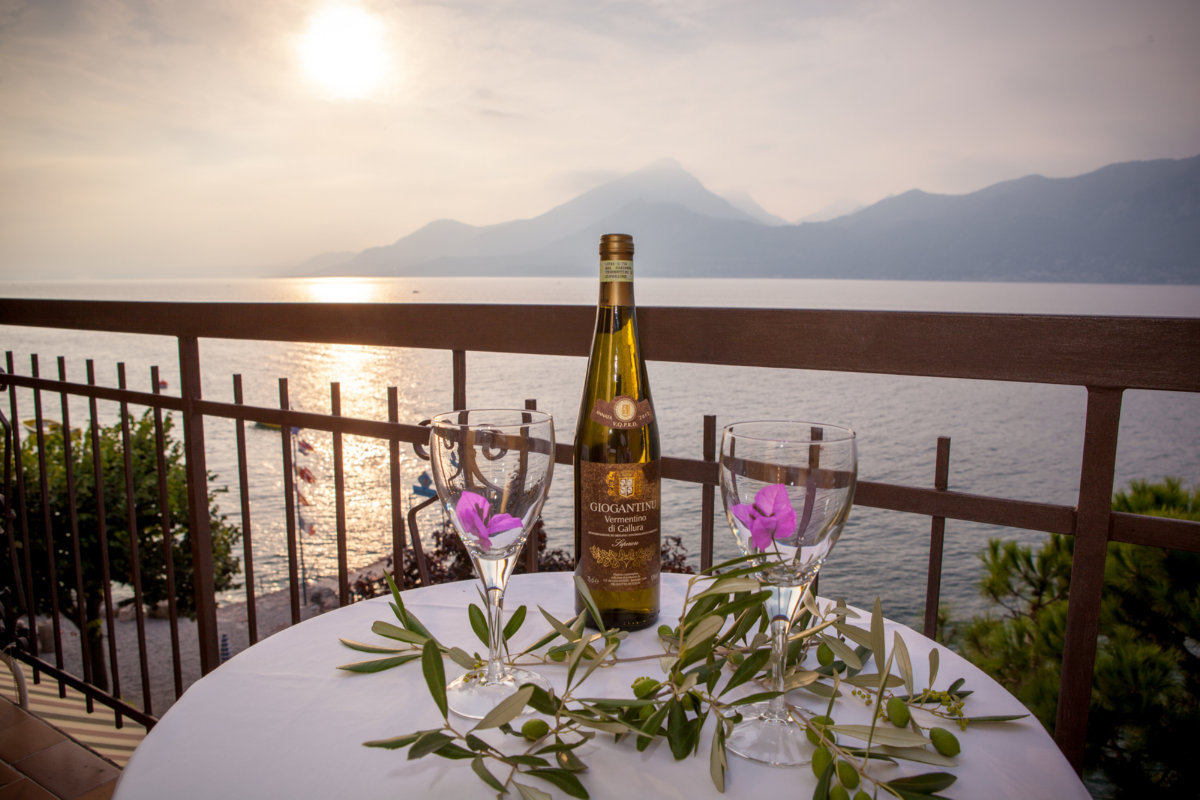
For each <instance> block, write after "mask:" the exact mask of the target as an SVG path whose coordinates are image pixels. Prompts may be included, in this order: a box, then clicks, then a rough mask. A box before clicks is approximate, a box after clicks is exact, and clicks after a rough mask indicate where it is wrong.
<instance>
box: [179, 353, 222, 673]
mask: <svg viewBox="0 0 1200 800" xmlns="http://www.w3.org/2000/svg"><path fill="white" fill-rule="evenodd" d="M178 341H179V396H180V400H181V401H182V402H183V453H184V461H185V463H186V465H187V478H188V480H187V490H188V537H189V539H190V541H191V550H192V585H193V587H194V588H195V592H196V634H197V637H198V639H199V646H200V671H201V673H203V674H205V675H207V674H208V673H209V672H211V671H213V670H214V669H216V668H217V666H218V665H219V664H220V663H221V652H220V647H219V646H218V644H217V596H216V581H215V578H214V575H213V547H212V526H211V524H210V521H209V517H208V464H207V460H206V458H205V454H204V415H203V414H201V413H200V412H199V411H197V410H196V404H197V403H198V402H199V401H200V400H202V399H203V396H202V385H201V379H200V342H199V340H198V339H197V338H196V337H195V336H180V337H179V339H178Z"/></svg>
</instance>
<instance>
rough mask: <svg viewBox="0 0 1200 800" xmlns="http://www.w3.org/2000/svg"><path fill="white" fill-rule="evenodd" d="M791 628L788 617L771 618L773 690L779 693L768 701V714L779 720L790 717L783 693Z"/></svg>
mask: <svg viewBox="0 0 1200 800" xmlns="http://www.w3.org/2000/svg"><path fill="white" fill-rule="evenodd" d="M791 628H792V626H791V624H790V623H789V621H788V620H786V619H783V618H781V617H776V618H775V619H773V620H771V691H773V692H779V694H778V695H776V696H775V697H772V698H771V700H770V702H769V703H768V708H767V716H769V717H770V718H771V719H773V720H778V721H783V720H786V719H787V718H788V710H787V700H786V699H785V697H784V694H783V676H784V673H785V672H786V671H787V651H788V633H789V631H791Z"/></svg>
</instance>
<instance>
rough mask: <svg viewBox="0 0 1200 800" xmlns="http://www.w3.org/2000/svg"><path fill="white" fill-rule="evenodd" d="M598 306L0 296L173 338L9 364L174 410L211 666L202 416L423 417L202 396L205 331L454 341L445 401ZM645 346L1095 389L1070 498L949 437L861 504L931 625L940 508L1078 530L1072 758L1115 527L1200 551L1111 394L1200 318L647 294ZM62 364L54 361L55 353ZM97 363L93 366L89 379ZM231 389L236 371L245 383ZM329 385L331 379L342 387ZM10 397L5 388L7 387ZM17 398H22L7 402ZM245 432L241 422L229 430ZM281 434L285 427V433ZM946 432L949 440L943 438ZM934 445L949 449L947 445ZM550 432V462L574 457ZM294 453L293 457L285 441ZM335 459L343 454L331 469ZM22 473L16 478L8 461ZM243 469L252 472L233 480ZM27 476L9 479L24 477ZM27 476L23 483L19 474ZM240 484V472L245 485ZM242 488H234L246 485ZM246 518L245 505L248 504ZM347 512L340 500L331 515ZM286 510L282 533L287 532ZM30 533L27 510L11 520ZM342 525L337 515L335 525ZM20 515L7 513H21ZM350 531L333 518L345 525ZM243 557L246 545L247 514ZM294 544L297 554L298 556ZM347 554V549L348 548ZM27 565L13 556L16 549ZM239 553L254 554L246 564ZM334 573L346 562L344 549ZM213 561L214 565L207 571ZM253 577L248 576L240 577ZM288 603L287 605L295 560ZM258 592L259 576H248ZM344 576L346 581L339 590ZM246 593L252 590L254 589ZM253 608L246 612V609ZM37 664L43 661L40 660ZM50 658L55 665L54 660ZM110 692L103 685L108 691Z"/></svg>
mask: <svg viewBox="0 0 1200 800" xmlns="http://www.w3.org/2000/svg"><path fill="white" fill-rule="evenodd" d="M593 315H594V309H592V308H590V307H579V306H510V305H464V304H446V305H432V304H399V305H393V304H312V305H310V304H288V303H279V304H275V303H134V302H119V301H67V300H12V299H0V324H3V325H16V326H25V327H35V328H59V329H72V330H85V331H106V332H115V333H133V334H147V335H155V336H167V337H173V338H175V339H176V340H177V341H178V342H179V370H180V378H181V380H180V394H179V395H178V396H171V395H164V394H161V393H158V392H157V391H154V392H139V391H135V390H131V389H128V388H115V389H114V388H111V387H102V386H98V385H96V384H94V383H91V382H89V383H87V384H81V383H77V382H70V381H67V380H65V376H63V375H60V377H59V379H57V380H55V379H52V378H47V377H41V376H39V375H37V374H36V370H33V371H32V373H33V374H30V375H19V374H15V370H13V369H12V368H11V359H10V372H13V373H14V374H11V375H7V376H2V377H3V379H4V380H5V381H7V384H8V385H11V386H19V387H23V388H27V389H30V390H32V391H34V392H35V393H41V392H45V393H48V394H53V395H62V396H64V397H65V396H67V395H71V396H79V397H85V398H89V399H92V400H108V401H115V402H119V403H124V404H129V405H138V406H143V407H147V408H154V409H159V410H170V411H175V412H179V413H180V414H181V415H182V418H183V426H182V427H183V431H184V438H185V448H186V453H187V468H188V473H189V477H190V478H191V482H192V484H194V487H193V488H192V489H191V493H190V508H189V509H188V510H187V513H188V514H190V519H191V524H192V527H193V531H194V532H195V533H196V534H197V535H196V536H194V537H193V543H194V546H195V548H196V549H195V556H196V564H197V565H198V570H199V571H198V575H197V581H196V586H197V608H198V617H199V636H200V638H201V647H200V655H201V661H202V670H203V671H208V670H209V669H211V668H213V667H214V666H215V664H216V659H215V651H216V646H217V645H216V640H215V635H216V634H215V631H216V626H215V617H214V613H215V612H214V608H213V606H214V602H213V594H214V592H213V589H212V572H211V571H212V566H211V563H208V564H207V565H206V564H205V559H206V558H207V559H209V560H211V553H209V554H207V555H206V554H205V553H204V552H203V550H204V547H205V545H206V543H208V545H209V546H211V543H210V542H209V541H208V538H207V525H208V522H207V519H206V514H205V513H198V512H197V506H200V507H201V508H202V509H203V510H204V511H206V506H205V504H204V502H203V498H204V488H203V484H204V476H205V475H206V472H205V459H204V452H203V424H204V420H205V419H206V418H207V419H227V420H235V421H237V423H238V425H239V426H240V425H242V424H244V423H247V422H258V423H262V424H268V425H278V426H281V427H283V428H284V429H285V430H286V429H287V427H288V426H294V427H299V428H306V429H313V430H320V431H328V432H330V433H331V434H333V435H335V436H344V435H354V436H364V437H372V438H376V439H381V440H387V441H388V442H390V443H391V445H392V448H393V449H392V459H393V460H392V464H393V468H392V482H393V497H395V496H396V495H395V492H396V487H395V482H396V480H397V475H398V472H397V471H396V468H395V446H396V445H398V444H399V443H408V444H414V445H415V444H420V443H422V442H424V441H425V440H426V438H427V435H428V434H427V429H426V428H424V427H422V426H420V425H418V424H415V422H416V421H411V422H401V421H400V420H398V419H396V418H395V417H396V415H395V398H394V393H395V390H394V389H393V390H390V398H391V402H390V406H391V410H390V412H389V413H390V418H389V420H387V421H382V420H372V419H361V418H353V417H348V416H343V415H341V414H340V413H333V414H318V413H311V412H301V411H295V410H291V409H289V408H287V407H286V405H287V403H286V387H283V388H281V402H280V408H268V407H263V406H250V405H246V404H243V403H242V402H241V399H240V394H239V396H238V397H237V399H236V402H234V403H226V402H217V401H213V400H206V399H204V398H203V397H202V396H201V393H200V391H199V386H200V374H201V373H200V362H199V352H198V347H197V340H198V339H201V338H204V339H210V338H211V339H234V340H239V339H241V340H256V341H297V342H321V343H330V344H355V345H375V346H385V347H411V348H429V349H437V350H442V351H449V352H450V353H451V359H452V381H453V386H452V387H448V388H451V389H452V392H453V403H454V405H455V407H463V405H465V397H466V384H467V375H466V359H465V353H466V352H468V351H478V352H503V353H518V354H534V355H546V356H562V355H567V356H586V355H587V352H588V349H589V345H590V331H591V328H592V319H593ZM639 326H640V329H641V334H642V338H643V343H644V349H645V352H646V356H647V357H648V358H649V359H650V360H655V361H674V362H684V363H699V364H714V365H729V366H742V367H745V366H750V367H764V368H781V369H806V370H826V371H835V372H855V373H873V374H885V375H910V376H926V377H939V378H960V379H973V380H990V381H1015V382H1022V383H1040V384H1052V385H1074V386H1080V387H1084V388H1085V389H1086V390H1087V392H1088V402H1087V409H1086V412H1085V413H1086V416H1085V436H1084V447H1083V454H1082V457H1083V469H1082V472H1081V486H1080V493H1079V501H1078V503H1077V504H1076V505H1075V506H1063V505H1054V504H1046V503H1038V502H1030V501H1026V500H1020V499H1011V498H1000V497H991V496H985V495H978V494H970V493H964V492H956V491H950V490H948V489H947V488H946V482H945V463H944V462H945V461H946V460H948V440H946V441H944V442H939V467H938V475H937V476H936V478H935V481H934V484H935V485H934V487H933V488H925V487H916V486H905V485H899V484H890V483H883V482H874V481H861V482H859V484H858V488H857V491H856V495H855V504H856V505H860V506H865V507H871V508H879V509H886V510H891V511H899V512H905V513H911V514H918V515H923V516H928V517H930V518H931V520H932V522H933V527H932V530H931V558H930V574H929V580H928V585H929V590H928V592H927V606H928V607H927V609H926V612H927V613H926V633H927V634H931V633H932V630H931V628H930V623H931V620H932V615H931V614H930V613H929V611H930V608H933V609H934V610H936V603H937V597H938V590H939V580H940V577H939V576H940V547H941V532H940V526H941V525H942V524H944V520H946V519H954V520H964V521H970V522H978V523H987V524H993V525H1001V526H1006V527H1011V528H1018V529H1025V530H1033V531H1043V532H1049V533H1059V534H1065V535H1070V536H1074V537H1075V540H1076V547H1075V550H1074V562H1073V569H1072V584H1071V590H1070V598H1069V605H1068V618H1067V634H1066V647H1065V650H1064V654H1063V671H1062V683H1061V686H1060V702H1059V714H1058V720H1057V724H1056V732H1055V735H1056V740H1057V742H1058V744H1059V746H1060V747H1061V748H1062V749H1063V751H1064V753H1066V755H1067V756H1068V758H1069V759H1070V760H1071V761H1072V763H1073V764H1074V765H1075V766H1076V767H1077V768H1079V767H1080V766H1081V764H1082V754H1083V740H1084V734H1085V731H1086V722H1087V709H1088V703H1089V701H1090V692H1091V688H1090V687H1091V676H1092V670H1093V666H1094V662H1095V654H1096V639H1097V632H1098V619H1099V610H1100V601H1101V591H1102V581H1103V573H1104V558H1105V552H1106V545H1107V543H1108V542H1109V541H1123V542H1129V543H1133V544H1139V545H1147V546H1155V547H1166V548H1173V549H1180V550H1187V551H1191V552H1197V551H1200V524H1197V523H1192V522H1186V521H1180V520H1168V519H1162V518H1157V517H1145V516H1140V515H1134V514H1122V513H1114V512H1112V511H1111V497H1112V492H1113V481H1114V473H1115V452H1116V443H1117V431H1118V427H1119V423H1120V410H1121V397H1122V394H1123V392H1124V391H1125V390H1126V389H1146V390H1161V391H1177V392H1200V371H1197V370H1195V369H1191V368H1190V366H1189V365H1194V364H1196V363H1197V356H1200V320H1198V319H1160V318H1126V317H1082V316H1047V315H997V314H953V313H922V312H876V311H870V312H867V311H806V310H779V309H740V308H739V309H722V308H717V309H713V308H642V309H639ZM60 371H61V367H60ZM90 380H91V379H90V378H89V381H90ZM237 385H238V387H239V389H238V391H239V392H240V384H237ZM335 396H336V393H335ZM13 407H14V409H15V408H16V406H15V401H14V406H13ZM14 413H15V412H14ZM239 430H240V429H239ZM698 433H702V436H703V440H704V445H703V450H704V454H703V457H702V458H699V459H696V458H688V457H681V456H678V455H667V456H665V457H664V459H663V476H664V478H667V479H671V480H678V481H684V482H689V483H695V484H699V485H700V486H701V489H702V492H703V508H704V509H705V515H704V516H705V523H704V524H705V527H704V528H703V532H702V539H701V562H702V565H703V566H707V565H708V564H710V563H711V560H712V526H711V521H712V510H713V508H714V501H713V487H714V486H716V485H717V484H718V470H717V464H716V459H715V438H716V430H715V418H713V417H706V418H705V425H704V429H703V431H702V432H701V431H698ZM284 438H285V443H286V435H285V437H284ZM943 444H944V447H943ZM943 450H944V451H945V452H943ZM571 453H572V449H571V445H570V443H563V442H560V443H559V444H558V447H557V451H556V461H557V462H559V463H563V464H568V463H570V461H571ZM285 458H286V456H285ZM339 469H340V467H339ZM18 477H19V476H18ZM242 480H243V483H244V481H245V478H244V477H243V478H242ZM19 482H20V481H19V480H18V483H19ZM18 489H19V490H20V489H21V487H18ZM243 490H244V486H243ZM243 493H244V491H243ZM243 513H244V516H245V519H246V521H247V523H248V521H249V517H248V512H246V511H244V512H243ZM340 513H341V511H340V509H339V514H340ZM392 519H393V537H394V542H395V547H396V559H397V561H399V560H400V559H401V558H402V553H401V548H402V546H403V526H404V519H403V514H402V513H400V512H399V511H398V509H397V508H393V516H392ZM293 522H294V520H292V519H291V515H290V513H289V532H288V533H289V542H294V537H295V531H294V530H293V529H291V527H290V526H291V525H292V524H293ZM20 524H21V525H24V526H25V528H23V530H26V531H27V532H36V530H37V526H38V523H37V521H36V520H32V521H28V522H20ZM341 527H343V526H342V523H340V522H339V528H341ZM14 530H15V527H14ZM341 534H342V532H341V531H339V535H341ZM246 536H247V551H246V552H247V560H249V543H248V537H249V528H248V527H247V531H246ZM290 555H291V556H292V558H293V560H294V554H290ZM340 555H341V558H342V559H343V560H344V554H340ZM17 566H19V565H17ZM247 566H249V564H248V565H247ZM339 570H340V571H341V573H342V575H341V576H340V577H341V578H342V580H343V581H344V570H345V564H344V563H341V564H339ZM206 571H207V575H206V574H205V572H206ZM248 577H250V579H251V581H250V582H252V574H251V575H250V576H248ZM290 583H291V591H292V606H293V619H297V618H298V612H297V611H296V602H297V601H296V599H295V592H296V589H295V583H296V576H295V571H294V569H293V570H292V574H291V581H290ZM248 591H249V593H250V599H251V601H252V600H253V595H252V588H250V589H248ZM344 594H345V593H344V590H343V597H344ZM249 605H250V606H253V602H251V603H250V604H249ZM251 613H253V612H251ZM43 663H44V664H45V662H43ZM45 666H46V667H47V668H50V669H52V667H51V665H48V664H46V665H45ZM101 699H102V700H103V698H101Z"/></svg>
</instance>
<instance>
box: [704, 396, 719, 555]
mask: <svg viewBox="0 0 1200 800" xmlns="http://www.w3.org/2000/svg"><path fill="white" fill-rule="evenodd" d="M703 430H704V440H703V443H702V445H701V457H702V458H703V459H704V460H705V461H709V462H715V461H716V460H717V416H716V415H715V414H705V415H704V429H703ZM715 492H716V487H715V486H713V485H712V484H711V483H704V484H701V486H700V569H701V570H706V569H708V568H709V567H711V566H712V562H713V513H714V511H715V510H716V499H715Z"/></svg>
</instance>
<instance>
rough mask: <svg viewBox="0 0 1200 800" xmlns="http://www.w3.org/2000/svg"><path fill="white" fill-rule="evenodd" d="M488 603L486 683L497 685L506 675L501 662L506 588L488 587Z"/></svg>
mask: <svg viewBox="0 0 1200 800" xmlns="http://www.w3.org/2000/svg"><path fill="white" fill-rule="evenodd" d="M487 601H488V611H487V617H488V620H487V622H488V663H487V673H486V674H485V676H484V681H485V682H486V683H496V682H497V681H499V680H500V678H501V676H503V674H504V665H503V664H502V663H501V661H500V646H501V637H502V635H503V633H504V620H503V618H502V615H501V613H500V612H501V611H503V610H504V587H503V586H489V587H487Z"/></svg>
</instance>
